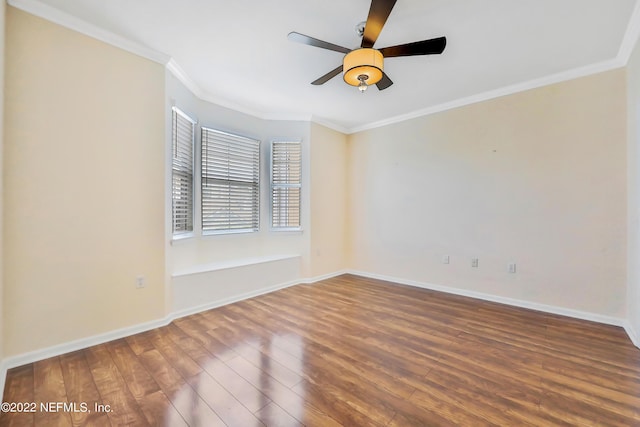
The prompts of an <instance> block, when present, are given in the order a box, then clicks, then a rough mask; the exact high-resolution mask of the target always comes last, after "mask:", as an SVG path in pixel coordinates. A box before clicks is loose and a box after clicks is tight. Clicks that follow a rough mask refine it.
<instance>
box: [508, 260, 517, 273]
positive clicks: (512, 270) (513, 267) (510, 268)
mask: <svg viewBox="0 0 640 427" xmlns="http://www.w3.org/2000/svg"><path fill="white" fill-rule="evenodd" d="M507 271H509V273H512V274H513V273H515V272H516V263H515V262H512V263H511V264H509V266H508V270H507Z"/></svg>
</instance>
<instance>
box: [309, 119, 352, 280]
mask: <svg viewBox="0 0 640 427" xmlns="http://www.w3.org/2000/svg"><path fill="white" fill-rule="evenodd" d="M347 155H348V152H347V137H346V135H344V134H342V133H339V132H336V131H333V130H331V129H328V128H326V127H324V126H321V125H318V124H315V123H314V124H312V125H311V189H310V192H311V230H309V231H310V233H311V260H312V262H311V274H310V275H311V276H312V277H317V276H322V275H325V274H330V273H334V272H337V271H340V270H344V269H346V268H347V266H348V265H347V259H346V255H347V253H346V247H347V238H348V235H347V232H348V230H347V221H348V219H347V216H346V213H347V203H348V193H347V165H348V158H347Z"/></svg>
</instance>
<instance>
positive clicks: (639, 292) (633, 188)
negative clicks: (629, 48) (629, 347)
mask: <svg viewBox="0 0 640 427" xmlns="http://www.w3.org/2000/svg"><path fill="white" fill-rule="evenodd" d="M627 128H628V154H627V156H628V158H627V162H628V165H629V188H628V203H629V208H628V215H629V220H628V226H629V254H628V256H627V262H628V275H629V277H628V295H627V303H628V304H627V307H628V318H629V323H630V324H631V327H632V329H633V331H634V335H635V339H636V341H637V343H640V341H638V340H640V335H638V334H640V229H639V225H640V43H636V47H635V49H634V51H633V53H632V55H631V58H630V60H629V63H628V66H627Z"/></svg>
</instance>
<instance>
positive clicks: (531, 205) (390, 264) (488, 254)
mask: <svg viewBox="0 0 640 427" xmlns="http://www.w3.org/2000/svg"><path fill="white" fill-rule="evenodd" d="M625 110H626V103H625V71H624V70H622V69H620V70H614V71H610V72H606V73H602V74H597V75H593V76H589V77H585V78H580V79H576V80H572V81H569V82H564V83H559V84H555V85H551V86H547V87H543V88H539V89H535V90H530V91H527V92H522V93H518V94H514V95H510V96H506V97H502V98H498V99H494V100H491V101H486V102H482V103H478V104H474V105H470V106H466V107H463V108H458V109H455V110H451V111H446V112H442V113H438V114H434V115H430V116H426V117H421V118H416V119H413V120H409V121H406V122H403V123H399V124H394V125H390V126H386V127H383V128H379V129H374V130H369V131H365V132H360V133H356V134H353V135H351V136H350V137H349V158H350V164H349V185H350V192H349V194H350V202H349V203H350V209H349V229H350V232H351V248H350V257H351V259H352V262H351V266H350V267H351V268H353V269H355V270H357V271H364V272H368V273H371V274H377V275H381V276H387V277H396V278H401V279H405V280H408V281H414V282H419V283H425V284H435V285H439V286H446V287H450V288H457V289H461V290H464V291H467V292H474V293H480V294H487V295H491V296H498V297H502V298H510V299H515V300H520V301H528V302H531V303H535V304H538V305H541V304H545V305H551V306H557V307H560V308H565V309H570V310H579V311H584V312H588V313H594V314H598V315H601V316H611V317H614V318H623V317H624V316H625V291H626V289H625V288H626V284H625V283H626V232H627V222H626V218H627V212H626V209H627V205H626V196H627V195H626V180H627V177H626V169H627V165H626V125H625V122H626V120H625V118H626V111H625ZM445 256H449V257H450V258H449V263H448V264H445V263H444V257H445ZM474 258H477V259H478V267H472V259H474ZM509 264H516V272H515V273H509V272H508V265H509Z"/></svg>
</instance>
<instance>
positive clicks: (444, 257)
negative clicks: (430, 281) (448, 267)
mask: <svg viewBox="0 0 640 427" xmlns="http://www.w3.org/2000/svg"><path fill="white" fill-rule="evenodd" d="M449 262H450V259H449V255H445V256H443V257H442V263H443V264H449Z"/></svg>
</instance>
